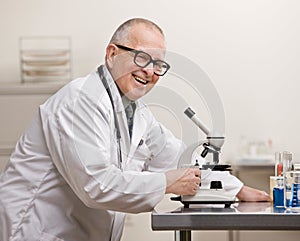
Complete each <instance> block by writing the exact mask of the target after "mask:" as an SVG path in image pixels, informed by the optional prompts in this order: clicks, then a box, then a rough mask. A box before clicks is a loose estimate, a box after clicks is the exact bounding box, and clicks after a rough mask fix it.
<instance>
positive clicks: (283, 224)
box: [151, 202, 300, 241]
mask: <svg viewBox="0 0 300 241" xmlns="http://www.w3.org/2000/svg"><path fill="white" fill-rule="evenodd" d="M151 221H152V229H153V230H174V231H176V230H177V231H179V232H177V235H175V239H176V237H177V238H179V239H178V240H181V241H190V240H191V231H192V230H300V210H299V212H298V211H288V210H285V209H284V208H281V209H276V208H275V209H274V208H273V205H272V203H269V202H240V203H235V204H233V205H231V207H230V208H223V206H222V205H221V206H220V205H191V206H190V208H184V207H181V208H178V209H176V210H174V211H171V212H153V213H152V215H151Z"/></svg>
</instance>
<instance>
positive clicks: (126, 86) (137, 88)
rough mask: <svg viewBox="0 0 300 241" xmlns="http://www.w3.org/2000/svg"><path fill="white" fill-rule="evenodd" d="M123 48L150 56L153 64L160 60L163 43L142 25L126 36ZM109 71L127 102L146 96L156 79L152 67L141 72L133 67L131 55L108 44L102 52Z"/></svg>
mask: <svg viewBox="0 0 300 241" xmlns="http://www.w3.org/2000/svg"><path fill="white" fill-rule="evenodd" d="M116 44H122V45H124V46H126V47H129V48H132V49H136V50H141V51H144V52H146V53H148V54H149V55H151V57H152V59H153V60H163V59H164V55H165V42H164V37H163V36H162V35H161V33H160V32H159V31H158V30H157V29H155V28H150V27H149V26H145V25H144V24H137V25H134V26H133V27H132V28H131V30H130V33H129V41H128V42H126V44H124V43H116ZM106 55H107V63H108V67H109V70H110V72H111V74H112V76H113V78H114V80H115V82H116V84H117V85H118V87H119V88H120V90H121V91H122V93H124V94H125V95H126V96H127V97H128V98H129V99H131V100H136V99H138V98H140V97H142V96H143V95H145V94H146V93H148V92H149V91H150V90H151V89H152V88H153V86H154V85H155V84H156V83H157V81H158V79H159V76H157V75H156V74H154V70H153V63H150V64H149V65H148V66H146V67H144V68H141V67H139V66H137V65H136V64H135V63H134V56H135V53H134V52H132V51H127V50H124V49H122V48H119V47H117V46H116V45H115V44H110V45H109V46H108V47H107V50H106Z"/></svg>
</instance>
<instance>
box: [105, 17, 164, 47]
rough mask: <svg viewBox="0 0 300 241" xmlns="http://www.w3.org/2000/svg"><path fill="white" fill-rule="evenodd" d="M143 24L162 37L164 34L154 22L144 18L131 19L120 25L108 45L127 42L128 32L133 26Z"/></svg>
mask: <svg viewBox="0 0 300 241" xmlns="http://www.w3.org/2000/svg"><path fill="white" fill-rule="evenodd" d="M139 23H142V24H145V25H146V26H148V27H151V28H153V27H154V28H155V29H157V30H158V31H159V32H160V33H161V35H162V36H163V37H164V32H163V31H162V29H161V28H160V27H159V26H158V25H157V24H155V23H154V22H152V21H150V20H147V19H144V18H132V19H129V20H127V21H126V22H124V23H122V24H121V25H120V26H119V27H118V28H117V30H116V31H115V32H114V34H113V36H112V37H111V39H110V41H109V43H110V44H111V43H124V41H126V40H128V35H129V32H130V31H129V30H130V28H131V27H132V26H134V25H135V24H139Z"/></svg>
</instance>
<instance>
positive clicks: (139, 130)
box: [129, 105, 147, 158]
mask: <svg viewBox="0 0 300 241" xmlns="http://www.w3.org/2000/svg"><path fill="white" fill-rule="evenodd" d="M146 128H147V122H146V120H145V116H144V113H143V107H139V105H137V108H136V111H135V114H134V120H133V130H132V138H131V145H130V152H129V158H131V157H133V155H134V152H135V151H136V149H137V147H138V145H139V144H140V142H141V141H144V140H142V137H143V134H144V133H145V131H146Z"/></svg>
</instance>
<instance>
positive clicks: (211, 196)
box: [171, 107, 236, 208]
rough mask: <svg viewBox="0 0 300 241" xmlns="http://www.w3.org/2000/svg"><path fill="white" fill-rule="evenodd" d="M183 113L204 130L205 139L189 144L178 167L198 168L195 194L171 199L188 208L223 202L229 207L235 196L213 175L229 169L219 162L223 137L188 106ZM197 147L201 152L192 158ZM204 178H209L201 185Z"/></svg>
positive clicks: (228, 166)
mask: <svg viewBox="0 0 300 241" xmlns="http://www.w3.org/2000/svg"><path fill="white" fill-rule="evenodd" d="M184 113H185V114H186V115H187V116H188V117H189V118H190V119H191V120H192V121H193V122H194V123H195V124H196V125H197V126H198V127H199V128H200V129H201V130H202V131H203V132H204V134H205V135H206V140H205V141H200V142H197V143H194V144H193V145H191V146H189V147H188V148H187V149H186V150H185V152H184V153H183V154H182V155H181V157H180V160H179V164H178V168H182V167H195V168H200V170H201V184H200V186H199V188H198V190H197V193H196V194H195V195H182V196H177V197H171V200H173V201H180V202H182V203H183V205H184V207H185V208H188V207H189V205H190V204H225V208H226V207H230V205H231V204H232V203H234V202H235V201H236V197H235V196H232V194H230V193H227V192H226V191H225V190H224V188H223V184H222V181H220V180H215V179H214V177H213V176H214V175H213V173H214V172H223V171H230V167H231V166H230V165H225V164H223V165H222V164H219V156H220V153H221V147H222V146H223V144H224V140H225V137H224V135H223V134H221V133H218V132H217V131H211V130H209V128H207V126H206V125H205V124H204V123H203V122H202V121H201V120H200V119H199V118H198V117H197V115H196V113H195V112H194V111H193V110H192V109H191V108H190V107H188V108H187V109H186V110H185V111H184ZM199 148H201V149H202V152H201V154H200V155H199V156H198V157H196V158H195V160H193V158H191V157H192V156H194V153H195V151H196V150H198V149H199ZM209 155H212V160H210V161H207V159H206V158H207V157H208V156H209ZM211 177H212V178H213V179H211ZM205 179H207V180H209V183H206V185H203V184H204V182H205Z"/></svg>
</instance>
